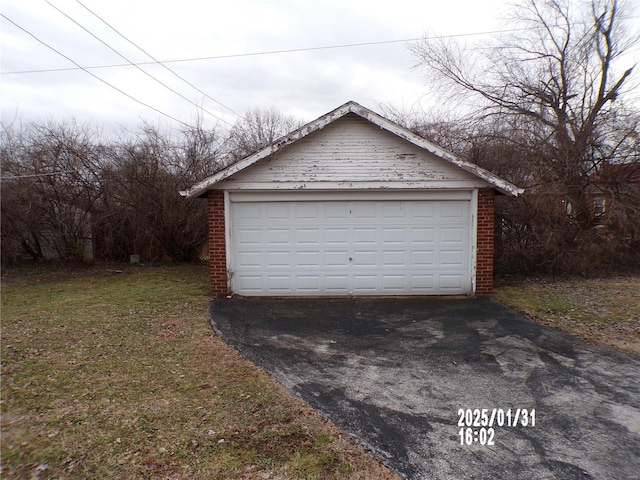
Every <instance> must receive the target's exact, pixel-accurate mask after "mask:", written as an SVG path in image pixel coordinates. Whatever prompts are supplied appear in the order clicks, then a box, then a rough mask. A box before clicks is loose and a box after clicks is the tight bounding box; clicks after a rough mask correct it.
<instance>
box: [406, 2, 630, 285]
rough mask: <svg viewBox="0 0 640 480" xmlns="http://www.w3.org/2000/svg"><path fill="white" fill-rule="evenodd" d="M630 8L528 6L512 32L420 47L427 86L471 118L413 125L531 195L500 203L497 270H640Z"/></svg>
mask: <svg viewBox="0 0 640 480" xmlns="http://www.w3.org/2000/svg"><path fill="white" fill-rule="evenodd" d="M632 7H633V4H632V2H626V1H624V0H589V1H581V0H575V1H565V0H521V1H520V2H518V3H517V4H516V5H515V6H514V8H513V9H512V10H511V15H512V17H511V18H510V19H508V20H509V27H510V28H512V29H513V30H511V31H510V32H508V33H503V34H501V35H496V36H494V37H492V38H490V39H489V40H485V41H479V42H474V43H472V42H470V41H467V39H465V40H461V41H455V40H451V39H442V40H440V41H437V40H433V39H429V40H424V41H420V42H416V43H415V44H413V46H412V52H413V53H414V54H415V56H416V58H417V60H418V62H419V64H420V66H421V67H423V68H424V70H425V71H426V73H427V78H428V81H429V84H430V86H431V87H432V88H433V89H435V91H437V92H438V93H439V95H441V96H443V97H444V98H447V99H449V100H450V102H451V104H453V105H459V106H461V107H462V109H463V110H466V112H465V114H464V117H463V118H456V119H455V120H453V121H450V122H442V121H439V122H434V123H432V124H431V125H424V123H422V124H420V123H416V122H415V119H414V120H413V121H412V123H413V125H412V127H413V128H414V129H416V130H417V131H418V132H420V133H421V134H423V135H425V136H428V137H430V138H434V139H435V140H436V141H437V142H440V143H442V144H444V145H445V146H449V148H451V149H453V150H454V151H456V152H458V153H459V154H460V155H461V156H463V157H465V158H467V159H469V160H471V161H473V162H475V163H477V164H479V165H481V166H484V167H486V168H488V169H489V170H492V171H493V172H494V173H497V174H498V175H501V176H502V177H504V178H506V179H507V180H510V181H511V182H513V183H515V184H516V185H518V186H520V187H523V188H525V189H526V191H525V194H524V195H523V196H522V197H521V198H519V199H504V198H502V199H499V202H498V204H497V223H496V227H497V231H498V237H497V245H498V255H497V260H498V265H497V266H498V270H500V271H502V272H512V273H513V272H521V273H523V272H529V273H530V272H544V273H578V274H580V273H597V272H600V271H602V269H613V270H615V269H618V268H620V267H621V266H626V265H629V264H631V265H634V266H636V267H637V266H640V143H639V139H640V132H639V126H640V112H639V111H638V108H637V97H635V98H634V97H633V96H632V95H631V92H632V91H633V89H634V88H637V80H634V71H633V70H634V65H633V60H632V59H631V56H628V55H627V54H628V53H629V52H630V51H631V49H632V48H633V46H634V45H636V44H637V42H638V38H637V36H636V35H637V32H633V31H632V30H630V29H629V28H628V26H629V25H628V20H629V19H630V17H631V16H632V15H633V14H634V12H633V10H632ZM634 82H635V83H636V85H634ZM634 100H635V102H636V103H635V104H634V103H633V102H634Z"/></svg>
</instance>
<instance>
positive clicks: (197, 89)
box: [76, 0, 243, 118]
mask: <svg viewBox="0 0 640 480" xmlns="http://www.w3.org/2000/svg"><path fill="white" fill-rule="evenodd" d="M76 3H79V4H80V5H81V6H82V7H83V8H84V9H86V10H87V11H88V12H89V13H91V14H92V15H93V16H95V17H96V18H97V19H99V20H100V21H101V22H102V23H104V24H105V25H106V26H107V27H109V28H110V29H111V30H113V31H114V32H115V33H117V34H118V35H120V36H121V37H122V38H124V39H125V40H126V41H127V42H129V43H130V44H131V45H133V46H134V47H136V48H137V49H138V50H140V51H141V52H143V53H144V54H145V55H146V56H148V57H149V58H150V59H151V60H153V61H154V62H155V63H157V64H159V65H161V66H162V67H164V68H165V69H166V70H168V71H169V72H171V73H172V74H173V75H175V76H176V77H178V78H179V79H180V80H182V81H183V82H184V83H186V84H187V85H189V86H190V87H192V88H193V89H195V90H196V91H198V92H199V93H201V94H202V95H204V96H205V97H207V98H208V99H209V100H211V101H212V102H215V103H217V104H218V105H220V106H221V107H223V108H226V109H227V110H229V111H230V112H231V113H233V114H234V115H236V116H238V117H240V118H243V117H242V115H240V114H239V113H237V112H235V111H233V110H232V109H231V108H229V107H227V106H226V105H225V104H223V103H222V102H220V101H218V100H216V99H215V98H213V97H211V96H209V95H207V94H206V93H205V92H203V91H202V90H200V89H199V88H198V87H196V86H195V85H194V84H193V83H191V82H189V81H188V80H186V79H185V78H184V77H182V76H180V75H179V74H178V73H176V71H175V70H172V69H171V68H169V67H167V66H166V65H165V64H164V62H162V61H160V60H158V59H157V58H155V57H154V56H153V55H151V54H150V53H149V52H147V51H146V50H145V49H144V48H142V47H141V46H140V45H138V44H136V43H134V42H133V41H132V40H130V39H129V38H128V37H127V36H125V35H124V34H122V33H121V32H119V31H118V30H117V29H116V28H115V27H114V26H113V25H111V24H110V23H109V22H107V21H106V20H105V19H104V18H102V17H101V16H100V15H98V14H97V13H96V12H94V11H93V10H91V9H90V8H89V7H87V6H86V5H85V4H84V3H82V2H81V1H80V0H76Z"/></svg>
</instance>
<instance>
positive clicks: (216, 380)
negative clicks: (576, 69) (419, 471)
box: [1, 265, 397, 479]
mask: <svg viewBox="0 0 640 480" xmlns="http://www.w3.org/2000/svg"><path fill="white" fill-rule="evenodd" d="M206 275H207V271H206V268H204V267H200V266H188V265H186V266H169V267H167V266H165V267H129V266H124V267H123V266H119V265H115V266H111V267H104V266H91V267H84V268H80V269H78V268H77V267H76V268H68V267H63V268H57V269H53V268H52V267H51V266H40V267H37V268H36V269H33V268H27V269H25V268H23V269H16V270H11V269H9V270H7V269H5V270H4V271H3V281H2V365H3V368H2V404H1V407H2V476H3V478H10V479H13V478H15V479H22V478H60V479H62V478H69V479H73V478H78V479H80V478H127V479H129V478H175V479H179V478H184V479H197V478H202V479H210V478H219V479H242V478H245V479H255V478H274V479H275V478H280V479H286V478H296V479H298V478H299V479H303V478H306V479H312V478H317V479H320V478H322V479H331V478H335V479H343V478H346V479H364V478H380V479H384V478H387V479H393V478H397V477H396V476H394V475H393V474H391V473H390V472H389V471H388V470H386V469H385V468H383V467H382V466H380V465H379V463H378V462H377V461H376V460H375V459H374V458H373V457H372V456H371V455H368V454H365V453H364V451H363V450H362V449H361V448H359V447H357V446H356V445H355V444H354V443H353V441H352V440H350V439H349V438H347V437H345V436H344V435H343V434H341V433H340V432H339V431H338V430H337V429H336V428H335V427H334V426H332V425H331V424H330V423H328V422H327V421H326V420H325V419H324V418H323V417H322V416H320V415H319V414H318V413H316V412H314V411H313V410H311V409H310V408H308V407H307V406H306V405H305V404H304V403H303V402H302V401H300V400H299V399H297V398H296V397H294V396H292V395H291V394H290V393H289V392H287V391H286V390H285V389H284V388H283V387H281V386H280V385H279V384H277V383H276V382H275V381H274V380H272V379H271V378H270V377H268V376H267V375H266V374H265V373H264V372H263V371H261V370H259V369H257V368H256V367H254V366H252V365H251V364H249V363H248V362H246V361H245V360H244V359H243V358H242V357H240V356H239V355H238V354H237V353H236V352H235V351H234V350H233V349H231V348H230V347H229V346H227V345H226V344H225V343H223V342H222V341H221V340H220V339H219V338H218V337H217V336H215V335H214V334H213V332H212V330H211V328H210V326H209V325H208V324H207V323H206V320H205V318H206V307H207V301H208V295H207V288H206V285H207V280H206Z"/></svg>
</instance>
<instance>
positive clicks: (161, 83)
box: [45, 0, 231, 125]
mask: <svg viewBox="0 0 640 480" xmlns="http://www.w3.org/2000/svg"><path fill="white" fill-rule="evenodd" d="M45 1H46V2H47V4H48V5H49V6H51V7H52V8H54V9H55V10H57V11H58V12H60V13H61V14H62V15H64V16H65V17H66V18H68V19H69V20H71V21H72V22H73V23H75V24H76V25H77V26H79V27H80V28H81V29H83V30H84V31H85V32H87V33H88V34H89V35H91V36H92V37H93V38H95V39H96V40H98V41H99V42H100V43H102V44H103V45H104V46H105V47H107V48H108V49H109V50H111V51H112V52H114V53H115V54H116V55H118V56H119V57H121V58H123V59H124V60H126V61H127V62H128V63H129V64H130V65H132V66H134V67H136V68H137V69H138V70H140V71H141V72H142V73H144V74H145V75H146V76H148V77H149V78H151V79H152V80H155V81H156V82H158V83H159V84H160V85H162V86H163V87H165V88H166V89H167V90H169V91H170V92H172V93H175V94H176V95H178V96H179V97H180V98H182V99H183V100H186V101H187V102H189V103H190V104H191V105H193V106H194V107H196V108H200V109H202V111H203V112H205V113H206V114H208V115H211V116H212V117H214V118H216V119H218V120H220V121H221V122H224V123H226V124H228V125H231V124H230V123H229V122H227V121H226V120H224V119H223V118H220V117H218V116H217V115H215V114H213V113H211V112H210V111H208V110H207V109H206V108H204V107H201V106H199V105H197V104H196V103H194V102H193V101H192V100H190V99H188V98H187V97H185V96H184V95H182V94H181V93H180V92H178V91H176V90H174V89H173V88H171V87H170V86H169V85H167V84H166V83H164V82H162V81H161V80H159V79H158V78H156V77H155V76H153V75H151V74H150V73H149V72H147V71H146V70H144V69H143V68H142V67H140V66H139V65H136V64H134V63H133V62H132V61H131V60H129V59H128V58H127V57H125V56H124V55H122V54H121V53H120V52H118V51H117V50H116V49H115V48H113V47H112V46H111V45H109V44H108V43H107V42H105V41H104V40H102V39H101V38H99V37H98V36H97V35H95V34H94V33H93V32H91V31H89V30H88V29H87V28H85V27H84V26H83V25H81V24H80V23H79V22H77V21H76V20H74V19H73V18H72V17H70V16H69V15H67V14H66V13H65V12H63V11H62V10H60V9H59V8H58V7H56V6H55V5H54V4H53V3H51V2H50V1H49V0H45Z"/></svg>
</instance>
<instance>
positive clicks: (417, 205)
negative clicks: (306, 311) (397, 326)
mask: <svg viewBox="0 0 640 480" xmlns="http://www.w3.org/2000/svg"><path fill="white" fill-rule="evenodd" d="M232 198H233V196H232ZM301 198H304V197H301ZM230 213H231V219H230V220H231V221H230V237H231V245H232V251H231V254H230V256H231V271H232V277H231V278H232V289H233V291H234V292H235V293H240V294H244V295H348V294H354V295H357V294H362V295H368V294H371V295H373V294H385V293H387V294H388V293H391V294H399V295H400V294H439V293H440V294H441V293H446V294H449V293H469V291H470V289H471V280H470V279H471V273H470V266H469V264H470V255H469V248H470V234H469V232H470V215H469V201H468V200H467V201H462V200H459V201H458V200H456V201H327V202H321V201H300V202H291V201H282V202H233V199H232V202H231V204H230Z"/></svg>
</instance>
